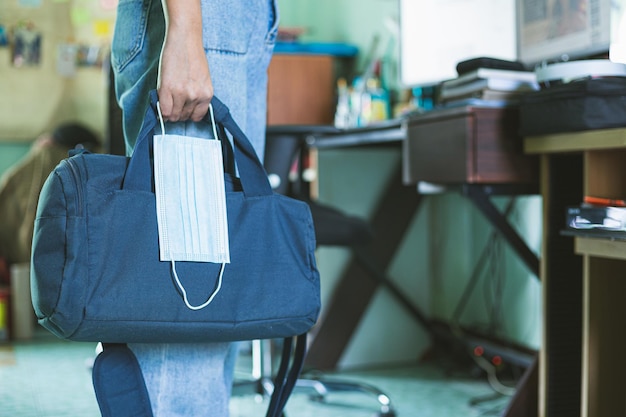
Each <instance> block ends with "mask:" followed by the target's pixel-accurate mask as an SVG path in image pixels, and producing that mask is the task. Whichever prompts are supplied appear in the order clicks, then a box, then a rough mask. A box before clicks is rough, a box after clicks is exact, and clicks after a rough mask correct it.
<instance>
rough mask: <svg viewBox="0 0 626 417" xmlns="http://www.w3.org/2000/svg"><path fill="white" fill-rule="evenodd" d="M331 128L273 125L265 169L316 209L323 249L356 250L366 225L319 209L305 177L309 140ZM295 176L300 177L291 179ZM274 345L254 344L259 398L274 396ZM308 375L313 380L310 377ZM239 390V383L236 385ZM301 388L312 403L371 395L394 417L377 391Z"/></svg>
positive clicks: (307, 384)
mask: <svg viewBox="0 0 626 417" xmlns="http://www.w3.org/2000/svg"><path fill="white" fill-rule="evenodd" d="M333 132H337V129H335V128H334V127H329V126H271V127H268V130H267V136H266V147H265V158H264V165H265V169H266V171H267V173H268V177H269V179H270V184H272V187H273V189H274V191H275V192H277V193H280V194H284V195H288V196H290V197H293V198H298V199H300V200H303V201H306V202H307V203H308V204H309V207H310V208H311V214H312V216H313V222H314V227H315V235H316V240H317V245H318V246H343V247H353V246H355V245H358V244H362V243H365V242H367V241H369V240H370V239H372V237H373V233H372V230H371V228H370V226H369V225H368V223H367V222H365V221H364V220H362V219H360V218H358V217H354V216H349V215H347V214H345V213H343V212H341V211H339V210H337V209H335V208H333V207H330V206H327V205H324V204H320V203H319V202H316V201H314V200H312V199H311V198H310V195H309V189H308V186H307V184H306V181H304V180H303V178H304V176H305V166H304V165H305V164H304V161H305V158H306V154H307V144H306V137H307V136H308V135H311V134H315V133H317V134H320V133H333ZM294 172H295V173H296V175H291V178H290V174H293V173H294ZM268 348H269V349H271V341H254V342H253V343H252V361H253V379H254V380H253V384H255V385H256V390H257V391H256V392H257V393H258V394H262V395H267V394H269V393H271V390H272V385H271V372H272V367H271V359H272V355H271V350H270V351H268ZM307 375H310V376H309V377H307ZM235 385H237V384H235ZM296 389H298V390H300V389H302V390H304V389H306V390H308V391H312V394H311V396H310V398H311V399H312V400H314V401H318V402H327V403H329V401H328V400H327V396H328V395H329V394H331V393H333V392H335V393H338V392H359V393H363V394H366V395H368V396H372V398H373V399H374V400H375V401H376V404H377V407H378V410H377V414H376V415H377V416H378V417H394V416H395V415H396V414H395V411H394V408H393V406H392V404H391V400H390V398H389V397H388V396H387V395H386V394H385V393H383V392H382V391H381V390H379V389H378V388H376V387H374V386H371V385H368V384H363V383H357V382H353V381H342V380H339V379H334V378H333V379H330V378H324V377H322V376H319V375H317V376H316V375H314V374H311V373H309V374H307V372H304V374H303V376H302V377H301V378H300V379H299V380H298V381H297V384H296Z"/></svg>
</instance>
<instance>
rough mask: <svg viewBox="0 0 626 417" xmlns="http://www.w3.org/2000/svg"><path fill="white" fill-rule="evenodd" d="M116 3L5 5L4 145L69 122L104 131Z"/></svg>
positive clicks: (0, 48) (0, 55) (1, 46)
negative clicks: (106, 70)
mask: <svg viewBox="0 0 626 417" xmlns="http://www.w3.org/2000/svg"><path fill="white" fill-rule="evenodd" d="M116 6H117V0H55V1H50V0H2V1H0V141H2V142H18V143H19V142H27V141H32V140H34V139H35V138H36V137H37V136H38V135H39V134H41V133H42V132H44V131H46V130H49V129H52V128H53V127H54V126H56V125H57V124H58V123H61V122H64V121H67V120H76V121H80V122H83V123H84V124H86V125H87V126H89V127H91V128H92V129H94V130H95V131H96V132H100V133H103V132H104V131H105V116H106V115H105V109H106V103H107V101H106V99H107V95H106V90H105V89H106V74H105V73H104V72H103V66H104V65H105V63H106V65H107V66H108V53H109V52H108V51H109V45H110V39H111V36H112V31H113V26H114V23H115V9H116Z"/></svg>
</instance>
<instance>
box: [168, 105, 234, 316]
mask: <svg viewBox="0 0 626 417" xmlns="http://www.w3.org/2000/svg"><path fill="white" fill-rule="evenodd" d="M156 107H157V114H158V115H159V123H160V124H161V136H165V124H164V123H163V114H162V113H161V105H160V104H159V102H158V101H157V103H156ZM209 114H210V115H211V126H212V127H213V137H214V138H215V139H216V140H218V139H219V138H218V137H217V128H216V123H215V117H214V116H213V106H212V105H211V103H209ZM171 264H172V274H174V279H175V281H176V285H177V286H178V289H179V290H180V293H181V294H182V296H183V301H184V302H185V305H186V306H187V308H188V309H190V310H194V311H197V310H202V309H203V308H205V307H206V306H208V305H209V304H211V302H212V301H213V299H214V298H215V296H216V295H217V293H219V292H220V289H221V288H222V277H223V276H224V268H225V267H226V263H225V262H223V263H222V267H221V268H220V274H219V276H218V278H217V285H216V287H215V291H213V293H212V294H211V295H210V296H209V298H208V300H206V301H205V302H204V303H202V304H200V305H198V306H194V305H191V303H190V302H189V298H188V297H187V291H186V290H185V287H184V286H183V284H182V283H181V282H180V279H179V278H178V273H177V272H176V261H175V260H173V259H172V260H171Z"/></svg>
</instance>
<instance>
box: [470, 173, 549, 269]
mask: <svg viewBox="0 0 626 417" xmlns="http://www.w3.org/2000/svg"><path fill="white" fill-rule="evenodd" d="M463 194H464V195H465V196H466V197H467V198H469V199H470V200H471V201H472V203H474V205H475V206H476V207H477V208H478V209H479V210H480V211H481V212H482V213H483V215H484V216H485V217H486V218H487V220H489V222H490V223H491V224H492V225H493V226H495V228H496V229H497V230H498V231H499V232H500V233H501V234H502V236H503V237H504V238H505V239H506V240H507V242H509V244H510V245H511V247H512V248H513V249H514V250H515V252H516V253H517V255H518V256H519V257H520V259H521V260H522V261H524V263H525V264H526V266H527V267H528V269H530V271H531V272H532V273H534V274H535V276H536V277H537V278H539V258H537V255H535V254H534V253H533V251H531V250H530V248H529V247H528V245H527V244H526V242H524V241H523V240H522V238H521V237H520V236H519V234H518V233H517V232H516V231H515V229H513V227H512V226H511V224H510V223H509V222H508V220H507V219H506V217H505V216H503V215H502V213H500V212H499V211H498V209H497V208H496V207H495V206H494V205H493V203H492V202H491V200H489V193H487V192H486V191H485V187H484V186H473V185H466V186H464V187H463Z"/></svg>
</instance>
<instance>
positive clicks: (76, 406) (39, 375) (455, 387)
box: [0, 333, 509, 417]
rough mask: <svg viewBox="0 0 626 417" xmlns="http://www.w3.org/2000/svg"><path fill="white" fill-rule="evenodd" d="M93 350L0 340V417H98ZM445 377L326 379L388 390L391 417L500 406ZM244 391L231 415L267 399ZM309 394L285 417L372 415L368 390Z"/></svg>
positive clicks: (428, 368) (464, 415)
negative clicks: (323, 396) (322, 397)
mask: <svg viewBox="0 0 626 417" xmlns="http://www.w3.org/2000/svg"><path fill="white" fill-rule="evenodd" d="M93 355H94V345H93V344H91V343H73V342H63V341H59V340H57V339H55V338H54V337H52V336H49V335H47V334H45V333H44V334H37V336H36V337H35V339H34V340H32V341H29V342H20V343H14V344H0V417H98V416H99V415H100V414H99V412H98V407H97V404H96V400H95V396H94V394H93V389H92V386H91V376H90V372H89V362H90V360H92V358H93ZM248 362H249V361H247V358H246V357H245V354H244V356H243V357H242V360H241V361H240V363H239V364H238V371H237V375H238V377H240V378H245V377H246V376H248V374H247V372H248V368H249V367H248V366H247V363H248ZM448 374H449V373H448V372H444V371H443V370H442V369H441V368H438V367H435V366H433V365H429V364H415V365H411V366H406V367H401V368H400V367H398V368H393V369H384V370H380V369H379V370H363V371H359V372H348V373H342V374H341V375H338V374H335V375H328V376H327V377H328V378H335V379H337V378H340V379H343V380H351V381H357V382H364V383H367V384H370V385H373V386H376V387H378V388H379V389H380V390H382V391H383V392H385V393H387V394H388V395H389V397H390V398H391V401H392V406H393V407H394V409H395V415H396V416H398V417H473V416H497V415H500V414H501V412H502V410H503V409H504V408H505V407H506V404H507V402H508V400H509V399H508V398H506V397H500V398H495V399H493V398H491V396H492V394H493V391H492V390H491V389H490V387H489V386H488V384H487V383H486V382H485V380H484V379H483V378H469V377H467V376H465V377H461V376H459V375H455V377H450V376H448ZM250 393H251V394H249V395H237V396H234V397H233V399H232V401H231V416H232V417H256V416H263V415H264V414H265V413H264V410H265V407H266V405H267V400H262V401H260V400H259V399H258V398H256V396H255V395H253V394H252V391H250ZM311 393H313V391H312V390H309V389H305V388H301V389H298V390H296V391H295V392H294V394H293V395H292V397H291V399H290V400H289V403H288V405H287V410H286V415H287V417H361V416H362V417H373V416H377V417H379V414H378V413H377V411H378V410H379V408H378V403H377V402H376V401H375V400H374V397H373V396H371V395H366V394H364V393H347V392H340V393H334V394H333V393H331V394H329V395H328V397H327V402H326V403H320V402H316V401H312V400H311V399H310V398H309V394H311ZM481 399H486V400H485V401H481ZM190 417H195V416H190ZM203 417H204V416H203ZM206 417H210V415H207V416H206Z"/></svg>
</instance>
